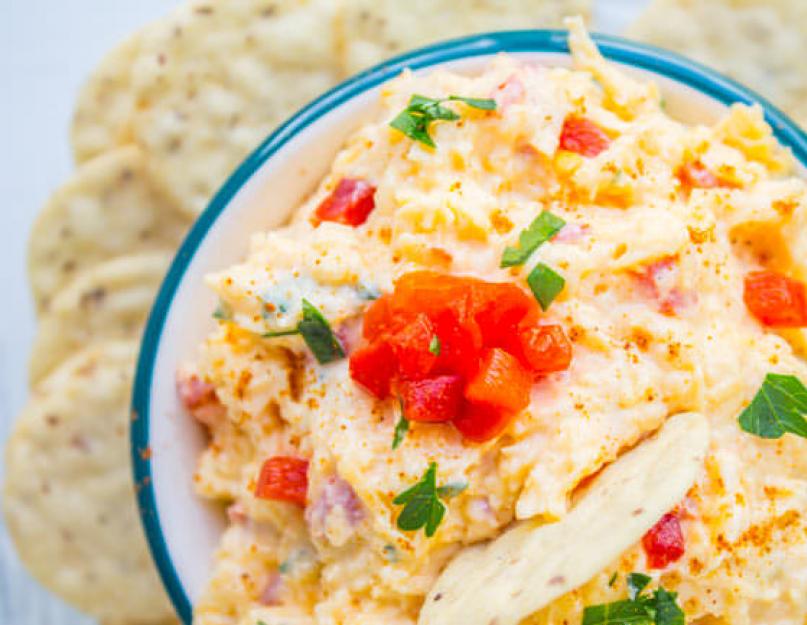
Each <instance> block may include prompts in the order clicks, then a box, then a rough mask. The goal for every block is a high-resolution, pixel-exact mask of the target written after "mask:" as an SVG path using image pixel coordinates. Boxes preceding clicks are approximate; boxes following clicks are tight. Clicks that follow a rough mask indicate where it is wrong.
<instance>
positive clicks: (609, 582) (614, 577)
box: [608, 571, 619, 588]
mask: <svg viewBox="0 0 807 625" xmlns="http://www.w3.org/2000/svg"><path fill="white" fill-rule="evenodd" d="M617 577H619V574H618V573H617V572H616V571H614V574H613V575H611V579H609V580H608V588H613V587H614V584H616V579H617Z"/></svg>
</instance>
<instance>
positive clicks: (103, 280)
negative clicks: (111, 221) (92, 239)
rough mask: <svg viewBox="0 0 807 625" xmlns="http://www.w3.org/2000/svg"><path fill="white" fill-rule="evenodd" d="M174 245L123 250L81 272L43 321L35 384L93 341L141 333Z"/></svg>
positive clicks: (33, 367)
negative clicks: (137, 251)
mask: <svg viewBox="0 0 807 625" xmlns="http://www.w3.org/2000/svg"><path fill="white" fill-rule="evenodd" d="M172 258H173V252H172V251H158V252H143V253H142V254H132V255H129V256H121V257H119V258H114V259H112V260H109V261H106V262H104V263H101V264H99V265H96V266H94V267H91V268H89V269H86V270H85V271H83V272H81V273H80V274H79V275H77V276H76V278H75V279H74V280H73V281H72V282H71V283H70V284H69V285H68V286H67V287H66V288H64V289H63V290H62V291H60V292H59V294H58V295H56V297H55V298H54V299H53V301H52V302H51V305H50V309H49V310H48V312H47V314H45V315H43V317H42V319H40V322H39V328H38V331H37V336H36V339H35V341H34V347H33V350H32V352H31V361H30V365H29V378H30V381H31V384H32V385H33V384H35V383H36V382H38V381H39V380H41V379H42V378H43V377H44V376H45V375H46V374H47V373H49V372H50V371H51V370H52V369H53V368H54V367H56V366H57V365H58V364H59V363H60V362H62V361H63V360H64V359H66V358H67V357H68V356H69V355H70V354H71V353H72V352H74V351H76V350H78V349H80V348H81V347H83V346H86V345H89V344H91V343H98V342H100V341H106V340H112V339H133V338H136V337H138V336H139V335H140V331H141V329H142V328H143V325H144V324H145V322H146V318H147V317H148V314H149V311H150V310H151V305H152V303H153V302H154V296H155V294H156V293H157V289H158V288H159V286H160V284H161V283H162V280H163V277H164V276H165V272H166V271H167V270H168V265H169V264H170V263H171V259H172Z"/></svg>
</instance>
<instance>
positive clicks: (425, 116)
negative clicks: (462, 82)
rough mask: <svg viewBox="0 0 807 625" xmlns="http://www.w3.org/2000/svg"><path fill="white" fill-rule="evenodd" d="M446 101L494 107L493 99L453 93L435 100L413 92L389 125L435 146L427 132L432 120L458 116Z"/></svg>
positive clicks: (451, 119) (447, 119)
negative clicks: (464, 96) (404, 106)
mask: <svg viewBox="0 0 807 625" xmlns="http://www.w3.org/2000/svg"><path fill="white" fill-rule="evenodd" d="M448 101H456V102H464V103H465V104H467V105H468V106H471V107H473V108H477V109H481V110H484V111H493V110H495V109H496V101H495V100H486V99H480V98H463V97H460V96H455V95H452V96H449V97H448V98H443V99H441V100H436V99H434V98H427V97H426V96H422V95H417V94H415V95H413V96H412V97H411V98H410V99H409V104H408V105H407V107H406V108H405V109H404V110H403V111H401V112H400V113H398V115H396V116H395V118H394V119H393V120H392V121H391V122H390V126H392V127H393V128H395V130H399V131H400V132H402V133H403V134H405V135H406V136H407V137H409V138H410V139H414V140H415V141H419V142H420V143H423V144H424V145H428V146H429V147H431V148H433V147H436V146H435V144H434V140H433V139H432V137H431V135H430V134H429V126H430V125H431V124H432V122H436V121H456V120H458V119H459V118H460V116H459V114H458V113H456V112H455V111H453V110H452V109H450V108H448V107H445V106H443V102H448Z"/></svg>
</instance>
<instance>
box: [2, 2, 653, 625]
mask: <svg viewBox="0 0 807 625" xmlns="http://www.w3.org/2000/svg"><path fill="white" fill-rule="evenodd" d="M402 1H404V0H402ZM458 1H459V0H458ZM646 1H647V0H596V13H595V16H596V26H597V29H598V30H602V31H606V32H618V31H619V30H620V29H621V27H622V26H623V25H624V24H625V23H627V22H628V21H629V20H630V19H631V17H632V16H633V15H635V14H636V12H637V10H638V9H639V8H640V6H641V5H642V4H645V3H646ZM175 4H177V0H0V449H2V448H3V446H4V443H5V439H6V437H7V436H8V433H9V430H10V428H11V423H12V420H13V417H14V415H15V414H16V413H17V412H18V411H19V410H20V409H21V408H22V406H23V405H24V403H25V398H26V394H27V388H26V369H27V360H28V351H29V348H30V344H31V340H32V338H33V334H34V316H33V308H32V304H31V299H30V295H29V292H28V287H27V284H26V276H25V248H26V244H27V240H28V233H29V231H30V229H31V224H32V223H33V221H34V219H35V217H36V215H37V212H38V211H39V208H40V207H41V205H42V204H43V203H44V202H45V200H46V199H47V197H48V195H49V194H50V193H51V192H52V191H53V190H54V189H55V188H56V187H57V186H58V185H59V184H60V183H61V182H62V181H64V180H65V178H67V176H68V175H69V174H70V172H71V170H72V161H71V157H70V150H69V145H68V128H69V123H70V115H71V113H72V106H73V102H74V100H75V97H76V94H77V92H78V89H79V87H80V86H81V84H82V82H83V80H84V79H85V78H86V76H87V75H88V74H89V73H90V71H91V70H92V68H93V67H95V65H96V64H97V63H98V61H99V59H100V58H101V57H102V56H103V54H104V52H106V51H107V50H109V49H111V48H112V47H113V46H114V45H115V44H116V43H117V42H118V41H120V40H121V39H123V37H124V36H126V35H127V34H128V33H130V32H132V31H134V30H136V29H137V28H138V27H140V26H142V25H144V24H146V23H148V22H149V21H150V20H153V19H156V18H158V17H159V16H160V15H162V14H164V13H165V12H167V11H168V10H169V9H170V8H171V7H172V6H174V5H175ZM0 453H1V452H0ZM2 474H3V467H2V465H0V479H2ZM92 622H93V621H92V620H91V619H87V618H85V617H82V616H80V615H78V614H76V613H75V612H74V611H73V610H71V609H70V608H68V607H66V606H65V605H64V604H63V603H62V602H60V601H59V600H57V599H55V598H53V597H52V596H50V595H49V594H48V593H47V592H45V591H44V590H42V589H41V588H40V587H39V586H38V585H37V584H36V583H35V582H34V581H33V580H31V578H30V577H29V576H28V574H27V573H26V572H25V571H24V570H23V569H22V567H21V566H20V564H19V561H18V560H17V558H16V555H15V554H14V551H13V548H12V546H11V543H10V540H9V538H8V536H7V534H6V533H5V530H4V528H3V525H2V519H0V624H3V625H90V624H91V623H92Z"/></svg>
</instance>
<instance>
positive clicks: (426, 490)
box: [392, 462, 446, 538]
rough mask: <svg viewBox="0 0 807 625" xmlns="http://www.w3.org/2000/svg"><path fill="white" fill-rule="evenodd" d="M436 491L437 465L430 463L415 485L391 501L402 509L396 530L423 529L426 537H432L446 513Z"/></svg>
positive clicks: (411, 530)
mask: <svg viewBox="0 0 807 625" xmlns="http://www.w3.org/2000/svg"><path fill="white" fill-rule="evenodd" d="M437 491H438V489H437V463H436V462H432V463H431V464H430V465H429V468H428V469H426V473H424V474H423V477H422V478H421V479H420V481H419V482H418V483H417V484H415V485H414V486H412V487H411V488H407V489H406V490H405V491H404V492H402V493H401V494H400V495H398V496H397V497H396V498H395V499H393V500H392V503H394V504H395V505H396V506H403V507H404V508H403V510H401V514H399V515H398V521H397V525H398V529H402V530H404V531H405V532H414V531H417V530H419V529H420V528H421V527H423V528H425V532H426V536H427V537H429V538H431V537H432V536H434V533H435V532H436V531H437V527H438V526H439V525H440V521H442V520H443V516H444V515H445V513H446V507H445V506H444V505H443V502H441V501H440V498H439V496H438V492H437Z"/></svg>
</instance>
